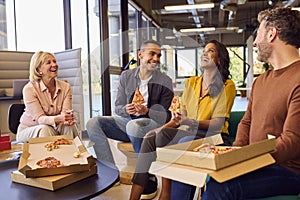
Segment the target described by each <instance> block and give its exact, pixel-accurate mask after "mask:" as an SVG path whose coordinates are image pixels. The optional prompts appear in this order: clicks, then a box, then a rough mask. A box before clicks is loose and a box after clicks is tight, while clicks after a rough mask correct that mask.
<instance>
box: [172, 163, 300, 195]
mask: <svg viewBox="0 0 300 200" xmlns="http://www.w3.org/2000/svg"><path fill="white" fill-rule="evenodd" d="M195 190H196V187H195V186H192V185H188V184H185V183H181V182H177V181H172V192H171V199H172V200H192V199H193V197H194V194H195ZM299 193H300V175H299V174H296V173H294V172H292V171H290V170H287V169H286V168H283V167H280V166H278V165H274V166H270V167H265V168H262V169H259V170H256V171H254V172H251V173H248V174H245V175H243V176H240V177H237V178H234V179H232V180H229V181H226V182H224V183H218V182H216V181H215V180H214V179H212V178H210V180H209V181H208V183H207V187H206V191H205V192H204V193H203V195H202V198H201V200H240V199H241V200H242V199H255V198H265V197H271V196H277V195H298V194H299Z"/></svg>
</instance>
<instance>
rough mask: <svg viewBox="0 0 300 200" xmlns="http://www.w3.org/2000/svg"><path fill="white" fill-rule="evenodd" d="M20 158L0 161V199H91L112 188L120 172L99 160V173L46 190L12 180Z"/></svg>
mask: <svg viewBox="0 0 300 200" xmlns="http://www.w3.org/2000/svg"><path fill="white" fill-rule="evenodd" d="M18 163H19V160H8V161H3V162H0V199H9V200H19V199H42V200H48V199H49V200H60V199H62V200H67V199H70V200H74V199H91V198H93V197H95V196H98V195H99V194H101V193H103V192H105V191H106V190H108V189H109V188H111V187H112V186H113V185H114V184H115V183H116V182H117V180H118V177H119V172H118V170H116V169H112V168H110V167H108V166H107V165H105V164H104V163H102V162H99V161H97V162H96V163H97V166H98V174H96V175H93V176H91V177H88V178H86V179H83V180H81V181H78V182H75V183H73V184H70V185H69V186H66V187H63V188H61V189H58V190H56V191H49V190H44V189H41V188H36V187H32V186H28V185H23V184H20V183H14V182H12V181H11V176H10V173H11V172H12V171H15V170H17V168H18Z"/></svg>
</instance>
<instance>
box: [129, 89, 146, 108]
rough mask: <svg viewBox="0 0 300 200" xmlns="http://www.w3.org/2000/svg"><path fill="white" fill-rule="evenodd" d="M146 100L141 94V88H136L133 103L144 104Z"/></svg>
mask: <svg viewBox="0 0 300 200" xmlns="http://www.w3.org/2000/svg"><path fill="white" fill-rule="evenodd" d="M144 102H145V99H144V97H143V95H142V94H141V92H140V90H139V88H136V90H135V93H134V96H133V99H132V102H131V103H132V104H142V103H144Z"/></svg>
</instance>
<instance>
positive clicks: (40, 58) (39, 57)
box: [29, 51, 55, 81]
mask: <svg viewBox="0 0 300 200" xmlns="http://www.w3.org/2000/svg"><path fill="white" fill-rule="evenodd" d="M48 56H52V57H54V58H55V56H54V54H52V53H49V52H43V51H38V52H36V53H34V54H33V55H32V57H31V60H30V68H29V80H30V81H39V80H41V78H42V75H41V74H40V73H39V72H38V70H37V69H38V68H39V67H41V65H42V64H44V63H45V62H46V59H47V57H48Z"/></svg>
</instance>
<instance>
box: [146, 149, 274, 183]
mask: <svg viewBox="0 0 300 200" xmlns="http://www.w3.org/2000/svg"><path fill="white" fill-rule="evenodd" d="M273 163H275V160H274V159H273V157H272V156H271V155H270V154H269V153H267V154H263V155H260V156H257V157H255V158H252V159H250V160H246V161H243V162H240V163H237V164H235V165H231V166H229V167H226V168H223V169H220V170H209V169H203V168H199V167H191V166H186V165H180V164H175V163H167V162H162V161H155V162H152V164H151V167H150V170H149V173H151V174H155V175H157V176H161V177H165V178H168V179H172V180H176V181H179V182H182V183H186V184H189V185H194V186H197V187H203V186H204V185H205V183H206V180H207V178H208V177H209V176H210V177H212V178H214V179H215V180H216V181H217V182H219V183H222V182H224V181H227V180H230V179H233V178H235V177H238V176H241V175H243V174H246V173H249V172H252V171H254V170H257V169H260V168H262V167H265V166H268V165H271V164H273Z"/></svg>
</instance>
